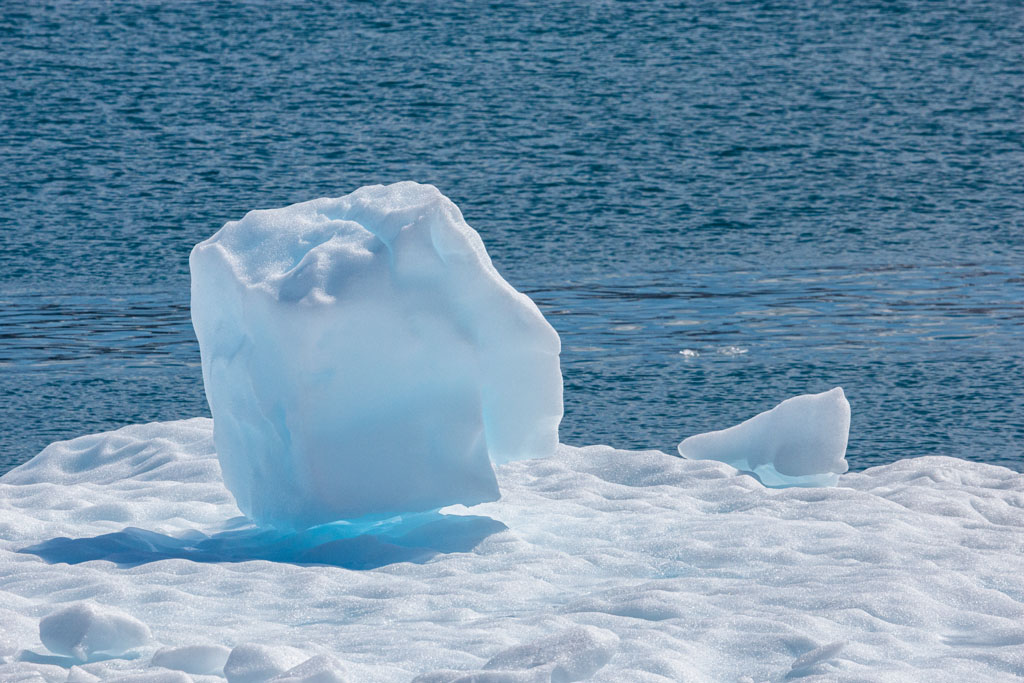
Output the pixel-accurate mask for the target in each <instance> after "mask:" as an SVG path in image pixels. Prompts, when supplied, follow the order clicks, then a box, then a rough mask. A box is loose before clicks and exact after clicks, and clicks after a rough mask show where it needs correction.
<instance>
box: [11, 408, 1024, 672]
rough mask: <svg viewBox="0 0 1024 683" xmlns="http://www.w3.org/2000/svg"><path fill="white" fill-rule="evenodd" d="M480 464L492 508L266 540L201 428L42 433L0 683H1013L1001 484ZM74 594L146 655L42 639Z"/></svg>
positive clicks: (1019, 628)
mask: <svg viewBox="0 0 1024 683" xmlns="http://www.w3.org/2000/svg"><path fill="white" fill-rule="evenodd" d="M496 471H497V477H498V481H499V483H500V484H501V487H502V491H503V496H502V499H501V500H500V501H498V502H495V503H488V504H485V505H480V506H477V507H474V508H472V509H464V508H462V507H460V506H456V507H455V508H454V509H452V510H448V511H447V512H449V513H457V515H456V514H449V515H433V516H431V515H426V516H424V517H423V518H422V519H416V520H414V521H412V522H410V523H409V524H410V526H409V528H399V527H395V528H390V529H387V530H385V533H383V534H382V535H381V536H379V537H378V536H372V537H371V536H357V537H352V536H351V535H346V534H347V533H348V530H347V527H345V525H331V526H329V527H320V528H318V529H315V530H309V531H306V532H301V533H292V534H290V535H289V534H287V533H284V532H273V533H272V532H270V531H267V530H266V529H258V528H254V527H252V526H251V524H250V523H249V522H247V520H246V519H245V518H243V517H240V513H239V511H238V509H237V507H236V506H235V505H234V502H233V500H232V497H231V495H230V494H229V492H228V491H227V490H226V489H225V488H224V486H223V485H222V484H221V483H220V481H219V468H218V464H217V459H216V456H215V455H214V450H213V425H212V422H211V421H210V420H206V419H193V420H187V421H183V422H171V423H163V424H150V425H138V426H133V427H127V428H124V429H121V430H118V431H116V432H111V433H108V434H100V435H94V436H86V437H81V438H78V439H75V440H73V441H67V442H61V443H57V444H53V445H51V446H50V447H48V448H47V449H46V450H45V451H43V453H42V454H40V455H39V456H37V457H36V458H35V459H33V460H32V461H30V462H28V463H26V464H25V465H23V466H21V467H19V468H17V469H15V470H13V471H11V472H10V473H8V474H7V475H5V476H4V477H0V680H2V681H16V680H46V681H61V682H63V681H65V680H72V681H94V680H98V679H102V680H104V681H116V680H119V679H120V680H128V681H131V680H137V681H139V680H145V681H171V682H178V681H189V680H193V681H208V682H214V681H222V682H223V681H225V679H226V680H229V681H244V680H256V679H258V678H267V677H270V678H271V679H273V677H277V680H279V681H292V682H295V681H306V682H307V683H310V682H311V681H339V680H342V681H360V682H363V681H369V682H376V681H395V682H398V681H400V682H403V683H408V682H409V681H412V680H414V679H417V678H418V679H419V682H420V683H425V682H434V683H450V682H451V681H456V680H462V681H469V680H472V681H478V682H479V681H489V682H491V683H494V682H495V681H549V680H552V681H557V680H561V681H565V680H576V679H579V680H594V681H606V682H615V683H621V682H622V681H664V682H667V681H715V682H717V681H730V682H731V681H764V680H770V681H785V680H808V681H814V680H817V681H843V680H847V681H853V680H860V681H864V680H872V681H915V682H916V681H922V680H927V681H957V682H959V681H967V680H972V681H980V680H984V681H1012V680H1018V677H1020V676H1024V583H1022V582H1021V580H1020V577H1021V576H1022V575H1024V553H1022V549H1024V475H1021V474H1018V473H1016V472H1012V471H1010V470H1007V469H1004V468H1001V467H994V466H990V465H982V464H977V463H971V462H967V461H964V460H958V459H955V458H948V457H929V458H920V459H915V460H904V461H901V462H897V463H895V464H892V465H886V466H884V467H876V468H872V469H869V470H866V471H864V472H858V473H852V474H845V475H843V476H842V477H840V478H839V485H838V486H837V487H835V488H785V489H770V488H765V487H763V486H762V485H761V484H759V483H758V482H757V481H755V480H754V479H753V478H752V477H750V476H747V475H743V474H738V473H737V472H736V470H735V469H733V468H732V467H730V466H728V465H725V464H724V463H720V462H716V461H711V460H684V459H680V458H676V457H670V456H668V455H665V454H664V453H660V452H657V451H644V452H635V451H617V450H613V449H611V448H608V447H604V446H592V447H588V448H571V447H567V446H561V447H559V448H558V450H557V452H556V453H555V455H554V456H553V457H551V458H547V459H541V460H526V461H520V462H514V463H509V464H507V465H502V466H499V467H498V468H496ZM458 515H461V516H458ZM459 519H462V520H465V521H463V522H462V523H456V522H455V521H454V520H459ZM332 534H333V535H332ZM445 544H448V545H445ZM267 557H274V558H276V561H268V560H266V559H261V558H267ZM302 557H305V558H316V560H317V561H319V562H321V563H322V564H319V565H302V564H298V563H297V562H298V560H299V558H302ZM67 563H71V564H67ZM345 567H363V568H364V569H347V568H345ZM83 603H86V604H88V605H90V606H91V608H90V609H91V610H93V611H92V612H90V614H94V615H95V616H94V617H90V622H89V623H97V624H98V623H101V622H104V621H106V617H107V616H108V615H109V616H110V618H111V619H112V620H113V622H112V623H132V624H134V623H136V622H135V620H138V621H139V622H142V623H144V624H145V625H146V627H147V628H148V630H149V632H150V638H149V639H148V640H146V642H145V643H141V644H140V643H139V640H138V639H135V638H132V639H126V640H122V639H121V636H117V637H115V638H114V639H113V641H115V642H116V644H117V645H118V647H113V648H111V647H110V646H106V647H107V648H108V649H115V650H116V649H121V647H128V646H130V647H131V649H129V650H126V651H125V652H124V653H123V654H120V655H116V656H111V654H109V652H108V653H107V654H103V653H100V652H96V651H90V652H87V651H86V650H85V649H83V650H82V652H83V653H84V654H85V656H86V658H87V661H86V662H84V663H83V662H81V661H80V660H79V659H78V657H77V656H67V655H65V654H61V652H67V651H69V648H68V645H67V643H69V642H71V640H73V639H71V640H61V641H60V642H61V643H63V644H60V645H57V648H58V650H59V651H58V652H54V651H53V650H50V649H49V648H48V647H47V645H46V643H47V642H50V641H49V637H48V636H44V637H43V639H42V640H41V639H40V636H41V633H40V631H41V626H42V624H41V622H43V620H44V619H46V618H47V617H49V616H50V615H53V614H61V612H62V611H63V610H66V609H68V608H70V607H74V606H76V605H81V604H83ZM65 614H67V613H66V612H65ZM125 618H129V619H131V621H130V622H122V621H120V620H122V619H125ZM44 623H45V622H44ZM42 630H43V631H45V630H46V629H42ZM115 630H118V629H115ZM70 651H72V652H74V647H73V646H72V647H71V648H70ZM209 672H212V674H211V673H209ZM69 674H70V675H69ZM33 676H35V678H33ZM144 676H145V677H144ZM120 677H124V678H120Z"/></svg>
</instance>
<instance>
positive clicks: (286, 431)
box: [189, 182, 562, 528]
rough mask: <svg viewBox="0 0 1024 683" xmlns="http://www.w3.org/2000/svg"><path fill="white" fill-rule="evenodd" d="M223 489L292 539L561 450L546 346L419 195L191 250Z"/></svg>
mask: <svg viewBox="0 0 1024 683" xmlns="http://www.w3.org/2000/svg"><path fill="white" fill-rule="evenodd" d="M189 264H190V267H191V271H192V321H193V324H194V326H195V330H196V336H197V337H198V338H199V345H200V349H201V352H202V364H203V380H204V382H205V385H206V395H207V399H208V401H209V403H210V409H211V411H212V413H213V418H214V441H215V444H216V448H217V453H218V456H219V459H220V463H221V467H222V469H223V473H224V481H225V483H226V484H227V486H228V488H229V489H230V490H231V492H232V493H233V494H234V496H235V498H236V500H237V502H238V506H239V507H240V508H241V510H242V511H243V512H244V513H245V514H246V515H248V516H250V517H251V518H252V519H254V520H256V521H258V522H260V523H263V524H267V525H271V526H276V527H282V528H302V527H307V526H312V525H315V524H319V523H324V522H330V521H334V520H338V519H352V518H358V517H365V516H374V515H380V516H390V515H394V514H400V513H403V512H410V511H418V510H426V509H433V508H437V507H441V506H444V505H449V504H453V503H463V504H467V505H468V504H474V503H479V502H484V501H490V500H495V499H497V498H498V495H499V494H498V488H497V483H496V481H495V478H494V473H493V470H492V467H491V461H492V460H493V461H495V462H504V461H508V460H516V459H521V458H530V457H539V456H545V455H548V454H550V453H551V452H553V450H554V448H555V446H556V445H557V443H558V423H559V421H560V420H561V416H562V376H561V372H560V369H559V359H558V355H559V351H560V342H559V338H558V334H557V333H556V332H555V330H554V329H553V328H552V327H551V326H550V325H549V324H548V323H547V321H546V320H545V319H544V317H543V316H542V315H541V313H540V311H539V310H538V309H537V306H536V305H535V304H534V303H533V301H531V300H530V298H529V297H527V296H526V295H524V294H521V293H519V292H517V291H516V290H515V289H513V288H512V286H511V285H509V284H508V283H507V282H506V281H505V280H504V279H502V277H501V276H500V275H499V274H498V272H497V270H495V268H494V266H493V265H492V264H491V260H490V257H489V256H488V255H487V251H486V249H485V248H484V245H483V242H482V241H481V239H480V236H479V235H478V234H477V233H476V231H474V230H473V229H472V228H471V227H469V225H467V224H466V222H465V220H463V217H462V214H461V212H460V211H459V209H458V207H456V206H455V204H453V203H452V202H451V201H450V200H449V199H448V198H446V197H445V196H444V195H442V194H441V193H440V192H439V191H438V190H437V188H435V187H433V186H431V185H420V184H417V183H412V182H402V183H396V184H394V185H388V186H381V185H375V186H370V187H364V188H361V189H359V190H357V191H356V192H353V193H352V194H350V195H347V196H345V197H341V198H336V199H327V198H325V199H316V200H313V201H309V202H304V203H301V204H295V205H293V206H289V207H286V208H282V209H273V210H261V211H252V212H250V213H248V214H247V215H246V216H245V217H244V218H243V219H242V220H240V221H237V222H231V223H228V224H226V225H225V226H224V227H223V228H221V230H220V231H219V232H217V234H215V235H214V236H213V237H211V238H210V239H208V240H206V241H205V242H202V243H200V244H198V245H196V247H195V248H194V249H193V250H192V255H191V258H190V262H189Z"/></svg>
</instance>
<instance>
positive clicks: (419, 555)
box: [19, 512, 508, 569]
mask: <svg viewBox="0 0 1024 683" xmlns="http://www.w3.org/2000/svg"><path fill="white" fill-rule="evenodd" d="M242 519H244V518H240V520H239V521H241V520H242ZM243 523H244V522H243ZM506 529H508V527H507V526H505V525H504V524H502V523H501V522H499V521H497V520H495V519H491V518H490V517H483V516H477V515H442V514H440V513H438V512H427V513H419V514H416V515H410V516H405V517H401V518H392V519H389V520H384V521H370V522H363V523H351V522H335V523H332V524H324V525H322V526H318V527H314V528H312V529H306V530H305V531H299V532H282V531H277V530H273V529H260V528H255V527H251V526H248V527H246V528H241V529H231V530H227V531H222V532H219V533H216V534H213V535H206V534H204V533H201V532H199V531H193V532H186V533H184V534H181V535H179V536H169V535H167V534H162V533H159V532H155V531H147V530H146V529H138V528H135V527H127V528H125V529H123V530H121V531H117V532H114V533H110V534H102V535H100V536H93V537H91V538H65V537H61V538H52V539H50V540H48V541H43V542H42V543H38V544H36V545H33V546H29V547H27V548H22V549H21V550H20V551H19V552H21V553H27V554H31V555H38V556H39V557H41V558H42V559H43V560H45V561H46V562H49V563H50V564H62V563H63V564H78V563H80V562H89V561H92V560H106V561H108V562H113V563H115V564H117V565H120V566H122V567H135V566H138V565H140V564H146V563H148V562H156V561H158V560H168V559H175V558H177V559H183V560H192V561H193V562H244V561H247V560H267V561H270V562H285V563H289V564H319V565H331V566H335V567H343V568H345V569H375V568H377V567H383V566H385V565H389V564H394V563H396V562H415V563H423V562H426V561H427V560H429V559H430V558H432V557H435V556H436V555H440V554H443V553H458V552H468V551H470V550H472V549H473V548H475V547H476V546H477V545H478V544H479V543H480V542H481V541H483V540H484V539H485V538H487V537H488V536H490V535H492V534H496V533H499V532H501V531H505V530H506Z"/></svg>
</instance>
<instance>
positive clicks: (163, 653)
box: [153, 645, 231, 675]
mask: <svg viewBox="0 0 1024 683" xmlns="http://www.w3.org/2000/svg"><path fill="white" fill-rule="evenodd" d="M230 654H231V650H229V649H228V648H226V647H224V646H223V645H186V646H184V647H165V648H162V649H160V650H157V652H156V654H154V655H153V666H162V667H164V668H165V669H176V670H178V671H184V672H185V673H190V674H200V675H220V673H221V672H222V671H224V664H226V663H227V661H228V655H230Z"/></svg>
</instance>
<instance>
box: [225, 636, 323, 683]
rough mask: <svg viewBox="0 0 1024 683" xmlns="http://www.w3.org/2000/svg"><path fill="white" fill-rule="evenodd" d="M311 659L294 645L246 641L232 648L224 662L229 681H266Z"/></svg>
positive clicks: (256, 682)
mask: <svg viewBox="0 0 1024 683" xmlns="http://www.w3.org/2000/svg"><path fill="white" fill-rule="evenodd" d="M307 659H309V656H308V655H306V654H305V653H304V652H302V651H301V650H297V649H295V648H293V647H285V646H280V647H270V646H269V645H256V644H252V643H244V644H242V645H238V646H237V647H235V648H234V649H233V650H231V655H230V656H228V661H227V662H226V663H225V664H224V677H225V678H227V679H228V683H265V682H266V681H268V680H270V679H271V678H273V677H274V676H278V675H280V674H282V673H284V672H285V671H288V669H291V668H292V667H294V666H297V665H299V664H301V663H302V662H304V661H306V660H307Z"/></svg>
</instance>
